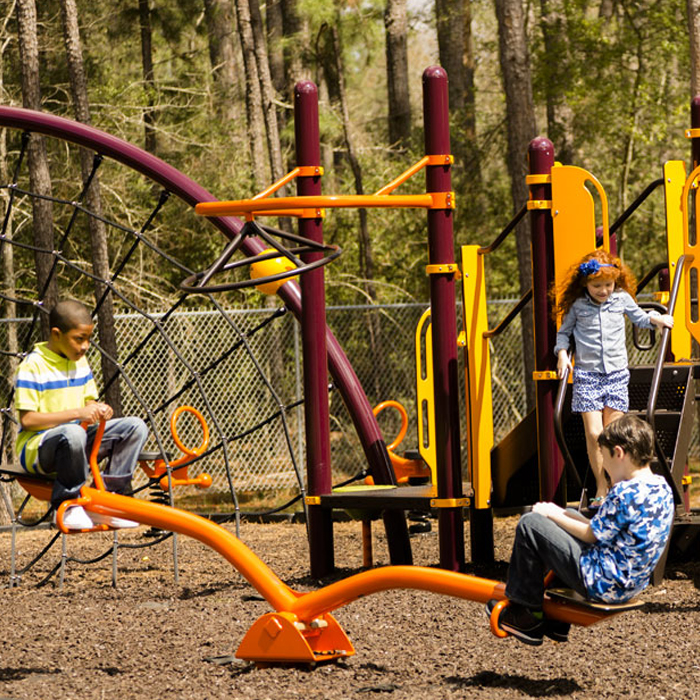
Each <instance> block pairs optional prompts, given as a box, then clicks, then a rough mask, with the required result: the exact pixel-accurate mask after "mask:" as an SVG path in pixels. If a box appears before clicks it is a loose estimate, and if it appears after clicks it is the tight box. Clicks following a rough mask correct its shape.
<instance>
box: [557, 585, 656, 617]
mask: <svg viewBox="0 0 700 700" xmlns="http://www.w3.org/2000/svg"><path fill="white" fill-rule="evenodd" d="M547 596H548V597H549V598H552V599H553V600H556V601H557V602H558V603H561V604H562V605H577V606H579V607H584V608H589V609H590V610H595V611H597V612H599V613H610V614H611V615H612V614H617V613H621V612H627V611H628V610H636V609H637V608H641V607H642V606H643V605H644V603H643V602H642V601H641V600H639V599H638V598H632V599H631V600H628V601H625V602H624V603H598V602H596V601H593V600H588V599H586V598H584V597H583V596H582V595H581V594H580V593H577V592H576V591H574V590H573V589H571V588H549V589H547Z"/></svg>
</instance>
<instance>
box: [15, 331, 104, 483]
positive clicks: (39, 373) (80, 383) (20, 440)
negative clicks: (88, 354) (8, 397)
mask: <svg viewBox="0 0 700 700" xmlns="http://www.w3.org/2000/svg"><path fill="white" fill-rule="evenodd" d="M96 399H97V386H96V385H95V380H94V378H93V376H92V371H91V369H90V365H89V364H88V361H87V360H86V359H85V357H81V358H80V359H79V360H78V361H77V362H73V361H72V360H69V359H67V358H65V357H61V356H60V355H58V354H56V353H55V352H53V350H49V348H48V343H37V344H36V345H35V346H34V350H32V352H30V353H29V355H27V357H26V358H25V359H24V360H23V362H22V363H21V364H20V366H19V367H18V368H17V376H16V378H15V408H16V409H17V411H37V412H38V413H54V412H56V411H67V410H69V409H71V408H81V407H82V406H84V405H85V404H86V403H87V402H88V401H94V400H96ZM76 422H77V421H76ZM45 432H46V431H45V430H40V431H33V430H22V431H21V432H20V434H19V435H18V436H17V443H16V446H15V447H16V451H17V455H18V456H19V460H20V463H21V464H22V466H23V467H24V468H25V469H26V470H27V471H28V472H31V473H34V474H35V473H37V471H38V470H37V463H36V462H37V454H38V452H39V445H40V444H41V437H42V435H43V434H44V433H45Z"/></svg>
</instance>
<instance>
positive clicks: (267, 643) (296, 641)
mask: <svg viewBox="0 0 700 700" xmlns="http://www.w3.org/2000/svg"><path fill="white" fill-rule="evenodd" d="M354 654H355V649H354V647H353V646H352V642H351V641H350V639H348V636H347V635H346V634H345V632H343V630H342V629H341V627H340V625H339V624H338V622H337V621H336V619H335V618H334V617H333V616H332V615H331V614H330V613H325V614H324V615H321V616H320V617H318V618H316V619H315V620H313V621H312V622H311V623H308V624H307V623H303V622H301V621H300V620H299V619H298V618H297V616H296V615H294V614H293V613H288V612H271V613H267V614H266V615H263V616H262V617H260V618H258V620H256V622H255V623H254V624H253V626H252V627H251V628H250V629H249V630H248V632H247V634H246V635H245V637H243V641H242V642H241V644H240V646H239V647H238V651H236V658H238V659H243V660H245V661H254V662H257V663H272V662H274V663H306V664H309V663H310V664H315V663H319V662H323V661H332V660H334V659H340V658H343V657H346V656H353V655H354Z"/></svg>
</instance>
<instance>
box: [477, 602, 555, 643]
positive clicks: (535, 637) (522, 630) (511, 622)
mask: <svg viewBox="0 0 700 700" xmlns="http://www.w3.org/2000/svg"><path fill="white" fill-rule="evenodd" d="M496 603H498V601H497V600H495V599H493V600H489V602H488V603H487V604H486V613H487V614H488V615H489V617H490V616H491V611H492V610H493V609H494V607H496ZM498 626H499V627H500V628H501V629H502V630H503V631H504V632H508V634H512V635H513V636H514V637H515V638H516V639H517V640H518V641H521V642H524V643H525V644H529V645H531V646H539V645H540V644H542V637H543V636H544V622H543V621H542V620H540V619H538V618H536V617H535V616H534V615H533V614H532V613H531V612H530V611H529V610H528V609H527V608H526V607H525V606H523V605H518V604H517V603H509V604H508V605H507V606H506V607H505V608H503V610H502V611H501V614H500V615H499V617H498Z"/></svg>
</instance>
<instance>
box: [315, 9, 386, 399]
mask: <svg viewBox="0 0 700 700" xmlns="http://www.w3.org/2000/svg"><path fill="white" fill-rule="evenodd" d="M339 26H340V17H338V21H336V22H335V23H334V25H333V26H332V27H329V31H330V34H331V43H332V47H333V54H334V61H335V69H336V70H335V74H336V75H337V76H338V95H339V101H338V106H339V108H340V114H341V117H342V122H343V138H344V141H345V148H346V150H347V154H348V161H349V162H350V168H351V169H352V174H353V178H354V181H355V194H359V195H361V194H364V186H363V183H362V166H361V164H360V160H359V158H358V157H357V149H356V148H355V142H354V139H353V135H352V131H351V129H350V113H349V110H348V101H347V97H346V94H345V79H344V68H343V49H342V43H341V38H340V31H339V29H338V27H339ZM357 213H358V217H359V230H358V244H359V245H358V253H359V261H358V262H359V268H360V275H361V277H362V278H363V280H362V281H363V285H364V288H365V294H366V295H367V299H368V301H369V302H370V303H371V304H375V303H376V302H377V290H376V287H375V284H374V255H373V253H372V239H371V238H370V235H369V228H368V226H367V210H366V209H358V210H357ZM380 321H381V319H380V318H379V314H375V313H369V314H368V316H367V326H368V331H369V342H370V352H371V354H372V357H374V358H375V364H376V369H377V371H376V372H375V373H374V392H375V396H376V397H377V398H381V397H383V396H385V393H384V386H383V384H384V383H385V380H386V372H385V371H384V368H383V364H384V363H383V358H384V352H383V348H382V345H383V343H382V336H381V326H380Z"/></svg>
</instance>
